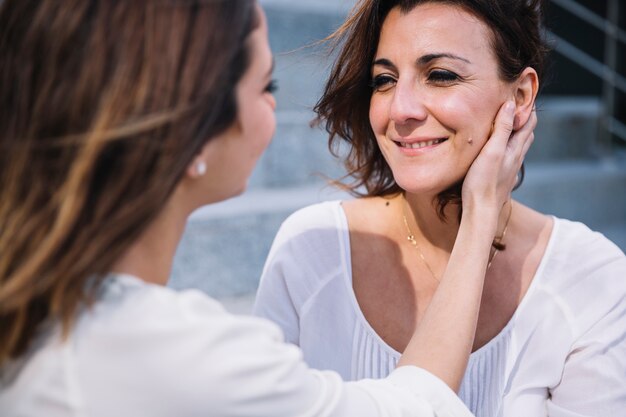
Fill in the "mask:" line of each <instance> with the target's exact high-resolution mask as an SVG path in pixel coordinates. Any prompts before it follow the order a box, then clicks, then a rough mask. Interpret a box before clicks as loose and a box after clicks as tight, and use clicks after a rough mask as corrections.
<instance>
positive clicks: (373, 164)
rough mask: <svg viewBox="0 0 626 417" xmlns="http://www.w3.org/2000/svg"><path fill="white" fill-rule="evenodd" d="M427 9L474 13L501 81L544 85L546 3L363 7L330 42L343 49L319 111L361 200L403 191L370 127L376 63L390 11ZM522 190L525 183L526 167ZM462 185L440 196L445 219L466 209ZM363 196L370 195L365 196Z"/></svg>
mask: <svg viewBox="0 0 626 417" xmlns="http://www.w3.org/2000/svg"><path fill="white" fill-rule="evenodd" d="M424 3H444V4H449V5H452V6H455V7H460V8H462V9H463V10H465V11H467V12H469V13H471V14H473V15H474V16H476V17H477V18H479V19H480V20H481V21H483V22H484V23H486V25H487V26H488V27H489V28H490V29H491V33H492V39H491V45H492V47H493V50H494V52H495V55H496V57H497V60H498V65H499V72H500V77H501V78H502V79H503V80H506V81H509V82H511V81H514V80H515V79H517V77H519V76H520V75H521V73H522V72H523V71H524V69H525V68H527V67H532V68H534V69H535V71H537V74H538V77H539V80H543V76H544V71H545V58H546V55H547V53H548V50H549V49H548V45H547V44H546V42H545V39H544V36H543V26H542V16H543V11H544V5H543V1H542V0H498V1H494V0H361V1H360V2H359V3H358V4H357V5H356V6H355V8H354V9H353V11H352V13H351V15H350V16H349V17H348V19H347V20H346V22H345V23H344V24H343V25H342V26H341V27H340V28H339V29H338V30H337V31H336V32H335V33H334V34H332V35H331V36H329V37H328V38H327V40H328V41H330V42H331V46H332V49H333V50H335V49H339V51H338V57H337V59H336V61H335V63H334V66H333V68H332V70H331V74H330V76H329V79H328V81H327V83H326V86H325V89H324V92H323V95H322V97H321V98H320V100H319V101H318V103H317V104H316V106H315V112H316V113H317V118H316V122H317V123H322V124H324V125H325V128H326V131H327V132H328V133H329V135H330V136H329V148H330V150H331V152H333V154H334V155H335V156H338V150H339V149H342V146H341V145H342V144H343V143H347V144H348V146H349V153H348V154H347V156H346V157H345V160H344V165H345V167H346V169H347V175H346V176H345V177H344V179H346V178H350V177H351V178H352V179H353V181H352V182H351V183H349V184H344V183H341V182H340V181H337V182H336V184H338V185H340V186H341V187H342V188H344V189H346V190H348V191H350V192H351V193H352V194H353V195H355V196H361V197H362V196H387V195H393V194H397V193H400V192H402V189H401V188H400V187H399V186H398V185H397V184H396V182H395V180H394V177H393V173H392V172H391V168H390V167H389V165H388V164H387V162H386V161H385V158H384V157H383V155H382V153H381V151H380V149H379V148H378V145H377V143H376V138H375V136H374V132H373V131H372V128H371V126H370V120H369V105H370V99H371V95H372V92H373V90H372V87H371V85H372V83H371V64H372V62H373V60H374V57H375V54H376V50H377V48H378V42H379V38H380V31H381V28H382V25H383V22H384V20H385V18H386V17H387V15H388V14H389V12H390V11H391V10H392V9H393V8H395V7H398V8H400V10H401V11H402V12H404V13H408V12H410V11H411V10H413V9H414V8H415V7H416V6H418V5H420V4H424ZM520 174H521V175H520V177H519V181H518V183H517V185H516V187H519V185H521V183H522V181H523V178H524V167H523V166H522V170H521V173H520ZM462 185H463V180H461V181H460V182H459V183H457V184H454V185H453V186H452V187H450V188H449V189H447V190H445V191H443V192H442V193H440V194H439V196H438V201H437V207H438V212H439V215H440V217H441V218H442V219H445V217H444V209H445V207H446V205H447V204H448V203H451V202H452V203H456V204H459V203H460V202H461V188H462ZM362 189H365V191H361V190H362Z"/></svg>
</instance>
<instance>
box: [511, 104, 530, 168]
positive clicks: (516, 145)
mask: <svg viewBox="0 0 626 417" xmlns="http://www.w3.org/2000/svg"><path fill="white" fill-rule="evenodd" d="M536 126H537V114H536V113H535V112H534V111H533V112H532V113H531V115H530V117H529V119H528V121H527V122H526V124H524V126H522V128H521V129H519V130H518V131H517V132H515V133H514V134H513V136H512V137H511V139H510V140H509V143H508V149H507V154H508V155H507V156H508V157H509V158H510V159H511V161H512V162H513V163H514V164H516V165H517V166H521V164H522V162H523V161H524V158H525V157H526V153H527V152H528V149H529V148H530V145H531V144H532V143H533V141H534V139H535V135H534V133H533V131H534V130H535V127H536Z"/></svg>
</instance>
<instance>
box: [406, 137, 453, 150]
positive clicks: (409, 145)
mask: <svg viewBox="0 0 626 417" xmlns="http://www.w3.org/2000/svg"><path fill="white" fill-rule="evenodd" d="M444 140H445V139H435V140H429V141H426V142H416V143H403V142H401V143H400V146H402V147H403V148H407V149H420V148H425V147H427V146H433V145H437V144H438V143H441V142H443V141H444Z"/></svg>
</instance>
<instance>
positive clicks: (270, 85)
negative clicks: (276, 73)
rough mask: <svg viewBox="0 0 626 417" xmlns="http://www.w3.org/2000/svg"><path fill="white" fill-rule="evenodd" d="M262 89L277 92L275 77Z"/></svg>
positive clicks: (271, 92)
mask: <svg viewBox="0 0 626 417" xmlns="http://www.w3.org/2000/svg"><path fill="white" fill-rule="evenodd" d="M263 91H264V92H265V93H269V94H274V93H275V92H277V91H278V80H276V79H273V80H271V81H270V82H269V83H268V84H267V85H266V86H265V89H264V90H263Z"/></svg>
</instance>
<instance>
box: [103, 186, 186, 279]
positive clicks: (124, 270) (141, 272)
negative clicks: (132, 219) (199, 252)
mask: <svg viewBox="0 0 626 417" xmlns="http://www.w3.org/2000/svg"><path fill="white" fill-rule="evenodd" d="M175 200H176V199H174V198H171V199H170V202H169V203H168V204H167V205H166V206H165V207H164V208H163V210H162V212H161V213H160V214H159V216H158V217H157V218H156V219H155V220H154V221H153V222H152V224H151V225H150V226H149V227H148V228H147V229H146V230H145V231H144V233H143V234H142V235H141V236H140V237H139V239H137V240H136V241H135V243H133V245H132V246H131V247H130V248H129V249H128V250H127V251H126V252H125V253H124V254H123V255H122V256H121V257H120V259H119V260H118V261H117V262H116V263H115V265H114V267H113V270H112V272H114V273H120V274H128V275H133V276H135V277H137V278H139V279H141V280H143V281H146V282H150V283H153V284H160V285H166V284H167V281H168V279H169V276H170V273H171V271H172V264H173V262H174V254H175V253H176V248H177V246H178V243H179V242H180V239H181V237H182V235H183V232H184V230H185V225H186V222H187V217H188V216H189V214H190V213H191V211H190V210H184V209H182V208H181V207H179V206H176V205H175V204H174V203H173V201H175Z"/></svg>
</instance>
